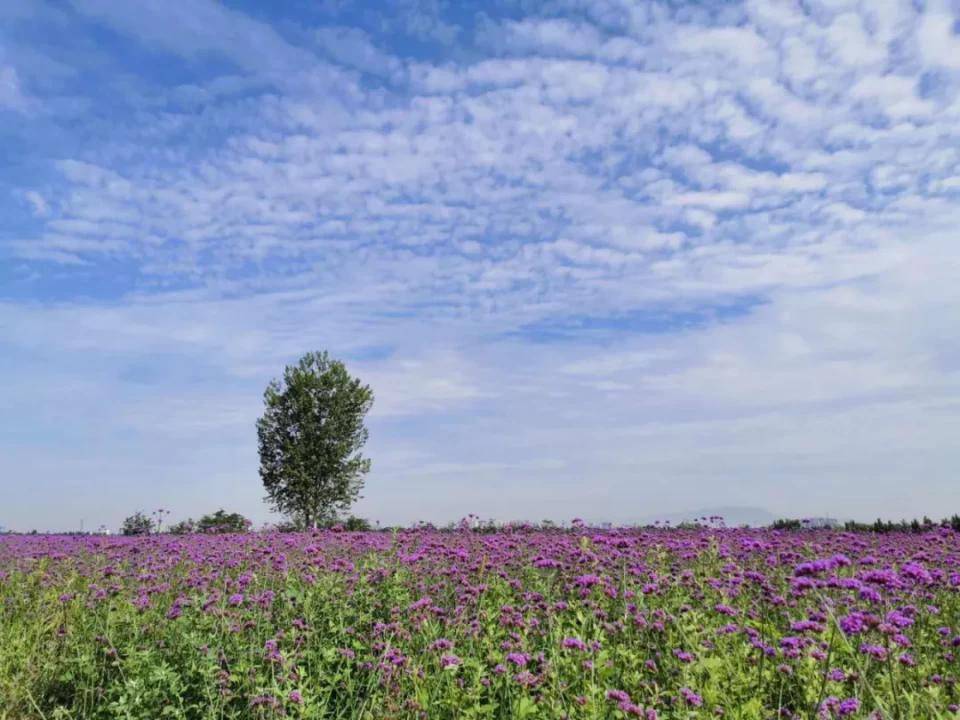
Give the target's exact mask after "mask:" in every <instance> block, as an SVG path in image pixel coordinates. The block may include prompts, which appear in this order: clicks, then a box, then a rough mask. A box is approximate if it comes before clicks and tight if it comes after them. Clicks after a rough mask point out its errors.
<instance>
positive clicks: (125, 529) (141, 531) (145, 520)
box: [120, 510, 153, 535]
mask: <svg viewBox="0 0 960 720" xmlns="http://www.w3.org/2000/svg"><path fill="white" fill-rule="evenodd" d="M120 532H121V533H123V534H124V535H149V534H150V533H152V532H153V520H151V519H150V518H149V517H147V516H146V515H145V514H144V513H142V512H140V511H139V510H138V511H137V512H135V513H134V514H133V515H131V516H130V517H128V518H127V519H126V520H124V521H123V525H121V526H120Z"/></svg>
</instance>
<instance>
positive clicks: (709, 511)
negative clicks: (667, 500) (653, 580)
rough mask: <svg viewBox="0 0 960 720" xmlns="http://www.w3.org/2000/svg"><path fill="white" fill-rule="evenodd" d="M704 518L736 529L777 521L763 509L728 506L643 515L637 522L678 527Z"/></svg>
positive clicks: (774, 516)
mask: <svg viewBox="0 0 960 720" xmlns="http://www.w3.org/2000/svg"><path fill="white" fill-rule="evenodd" d="M704 517H705V518H711V517H722V518H723V521H724V523H725V524H726V525H727V527H738V526H740V525H750V526H751V527H761V526H765V525H769V524H770V523H772V522H773V521H774V520H776V519H777V516H776V515H774V514H773V513H772V512H770V511H769V510H766V509H764V508H759V507H750V506H742V505H728V506H725V507H713V508H701V509H699V510H688V511H684V512H672V513H659V514H657V515H645V516H644V517H641V518H639V519H638V520H637V522H638V523H640V524H641V525H652V524H653V523H654V522H656V521H658V520H659V521H660V523H661V524H662V523H664V522H666V521H669V522H670V524H671V525H678V524H680V523H682V522H694V521H696V520H698V519H700V518H704Z"/></svg>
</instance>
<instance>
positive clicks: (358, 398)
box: [257, 352, 373, 528]
mask: <svg viewBox="0 0 960 720" xmlns="http://www.w3.org/2000/svg"><path fill="white" fill-rule="evenodd" d="M263 400H264V405H265V409H264V413H263V415H262V416H261V418H260V419H259V420H258V421H257V439H258V446H259V451H260V478H261V480H262V481H263V485H264V488H265V489H266V491H267V500H268V501H269V502H270V503H271V504H272V505H273V507H274V509H275V510H277V511H279V512H281V513H283V514H285V515H287V516H289V517H291V518H293V519H294V521H295V522H296V523H297V524H298V525H299V526H300V527H304V528H309V527H315V526H316V525H317V524H320V523H324V522H329V521H330V520H332V519H334V518H336V517H337V516H338V515H339V514H340V513H343V512H345V511H346V510H347V509H348V508H349V507H350V506H351V505H352V504H353V502H354V501H355V500H356V499H357V498H358V497H359V494H360V490H361V489H362V487H363V478H364V475H366V473H367V472H369V470H370V460H369V459H367V458H365V457H363V455H362V454H361V452H360V451H361V449H362V448H363V446H364V444H365V443H366V442H367V436H368V433H367V429H366V427H365V425H364V418H365V416H366V414H367V412H368V411H369V410H370V408H371V406H372V405H373V391H372V390H371V389H370V387H369V386H368V385H364V384H362V383H361V382H360V380H359V379H357V378H355V377H352V376H351V375H350V373H349V372H348V371H347V368H346V366H345V365H344V364H343V363H342V362H340V361H339V360H332V359H331V358H330V356H329V355H328V354H327V353H326V352H311V353H307V354H306V355H304V356H303V357H302V358H300V361H299V362H298V363H297V364H296V365H288V366H287V367H286V368H285V369H284V372H283V378H282V380H280V381H278V380H274V381H272V382H271V383H270V384H269V385H268V386H267V389H266V391H265V392H264V396H263Z"/></svg>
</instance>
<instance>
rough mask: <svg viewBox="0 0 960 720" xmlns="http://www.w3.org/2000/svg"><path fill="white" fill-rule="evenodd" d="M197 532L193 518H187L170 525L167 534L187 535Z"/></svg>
mask: <svg viewBox="0 0 960 720" xmlns="http://www.w3.org/2000/svg"><path fill="white" fill-rule="evenodd" d="M196 531H197V522H196V520H194V519H193V518H187V519H186V520H181V521H180V522H177V523H174V524H173V525H171V526H170V527H169V528H168V530H167V532H169V533H170V534H171V535H189V534H190V533H195V532H196Z"/></svg>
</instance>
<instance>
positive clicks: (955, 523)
mask: <svg viewBox="0 0 960 720" xmlns="http://www.w3.org/2000/svg"><path fill="white" fill-rule="evenodd" d="M815 527H818V526H817V525H812V524H811V523H809V522H807V521H804V520H797V519H794V518H782V519H780V520H775V521H774V522H773V523H772V524H771V525H770V528H771V529H773V530H806V529H814V528H815ZM830 527H833V528H836V529H843V530H846V531H847V532H875V533H894V532H897V533H922V532H928V531H930V530H934V529H936V528H938V527H944V528H950V529H952V530H955V531H957V532H960V515H956V514H954V515H953V516H951V517H949V518H944V519H943V520H941V521H940V522H934V521H933V520H931V519H930V518H929V517H927V516H926V515H924V516H923V518H922V519H920V520H917V519H916V518H914V519H913V520H899V521H896V522H894V521H892V520H881V519H880V518H877V519H876V520H874V521H873V522H872V523H871V522H857V521H856V520H847V521H845V522H843V523H840V522H837V523H835V524H832V525H830Z"/></svg>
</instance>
